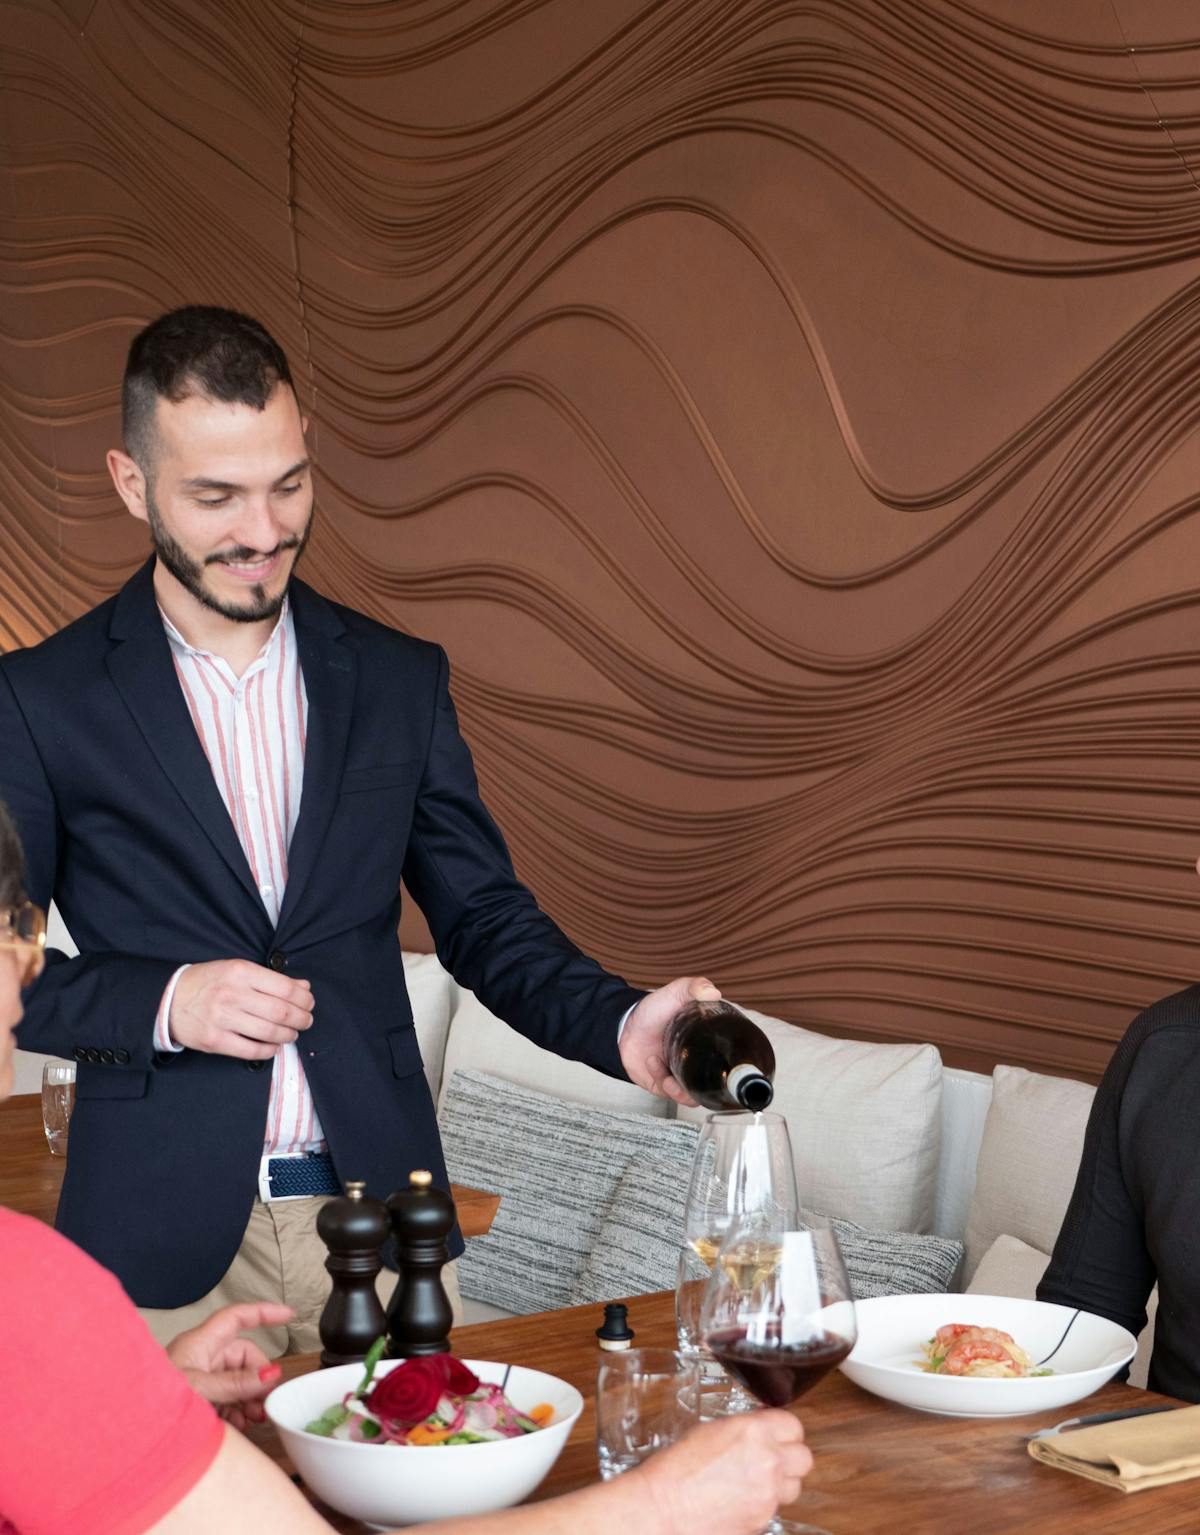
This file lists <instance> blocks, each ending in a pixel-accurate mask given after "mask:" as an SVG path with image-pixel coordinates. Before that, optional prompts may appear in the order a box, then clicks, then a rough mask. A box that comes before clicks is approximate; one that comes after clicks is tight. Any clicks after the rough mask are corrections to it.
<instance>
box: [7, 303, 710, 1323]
mask: <svg viewBox="0 0 1200 1535" xmlns="http://www.w3.org/2000/svg"><path fill="white" fill-rule="evenodd" d="M306 425H307V423H306V422H305V421H304V420H303V419H302V417H301V414H300V410H299V406H298V403H297V400H296V396H295V392H294V389H293V386H292V381H291V375H290V373H289V371H288V365H287V361H286V358H285V357H284V355H283V353H282V351H280V349H279V348H278V346H277V345H276V343H275V342H274V341H273V340H272V339H271V337H270V336H269V335H268V334H267V333H266V332H265V331H264V330H263V329H262V327H261V326H259V325H257V323H256V322H254V321H252V320H250V319H248V318H247V317H246V316H243V315H237V314H235V313H233V312H232V311H227V310H216V309H208V308H199V307H193V308H189V309H185V310H180V311H175V312H174V313H173V314H171V315H167V316H164V317H162V318H161V319H160V320H158V321H156V322H154V324H153V325H151V326H149V327H148V328H147V329H146V330H145V331H143V332H142V333H141V334H140V335H139V336H138V337H137V338H136V339H135V341H134V343H133V347H132V348H131V351H130V362H129V367H128V369H127V372H126V379H125V390H124V400H123V431H124V437H125V451H124V452H118V451H115V450H114V451H113V452H112V453H110V454H109V459H108V462H109V468H110V472H111V473H112V476H113V480H114V483H115V485H116V488H117V490H118V492H119V493H120V495H121V497H122V499H123V501H124V502H125V505H126V507H127V509H128V510H129V511H130V512H131V513H132V514H133V515H134V516H136V517H139V518H141V519H143V520H145V521H146V522H147V523H148V525H149V528H150V535H151V541H152V544H153V547H154V555H153V557H152V558H151V559H150V560H149V562H148V563H147V564H146V565H144V566H143V567H142V568H141V569H140V570H139V571H138V572H137V573H136V574H135V575H134V576H133V578H132V579H131V580H130V581H129V582H128V583H127V584H126V585H125V586H124V587H123V588H122V589H121V590H120V591H119V592H118V593H117V594H116V595H115V596H114V597H112V598H110V599H109V600H108V601H106V602H103V603H101V604H100V605H99V606H98V607H97V608H95V609H93V610H92V611H91V612H90V613H87V614H86V615H84V617H83V618H81V619H79V620H78V621H76V622H75V623H73V624H70V625H69V626H68V627H67V628H65V629H63V630H62V631H61V632H59V633H58V634H55V635H53V636H52V637H51V638H49V639H47V640H45V641H44V642H43V643H41V644H40V645H37V646H35V647H34V648H32V649H30V650H25V651H18V652H15V653H13V654H10V655H7V656H4V657H2V658H0V797H2V798H4V799H6V800H7V802H8V804H9V806H10V808H11V810H12V812H13V815H14V818H15V820H16V822H17V825H18V828H19V831H20V834H21V837H22V839H23V841H24V845H25V849H26V853H27V856H28V862H29V894H30V896H31V898H32V899H33V900H34V901H37V902H38V903H40V904H43V905H45V904H48V903H49V901H50V899H51V898H53V899H54V900H55V901H56V902H57V904H58V907H59V909H60V911H61V912H62V915H63V917H64V920H65V921H66V924H67V927H68V928H69V930H70V932H71V934H72V937H73V938H74V940H75V942H76V943H77V945H78V947H79V951H80V952H79V954H78V956H77V957H74V958H68V957H67V956H66V955H64V954H61V953H52V954H51V955H50V957H49V963H48V965H47V967H46V971H45V973H44V975H43V977H42V979H41V980H40V981H39V982H38V983H37V984H36V986H35V987H34V989H33V990H32V992H31V994H30V995H29V998H28V1001H27V1004H26V1012H25V1021H24V1023H23V1024H22V1026H21V1030H20V1043H21V1045H22V1046H23V1047H24V1048H26V1049H32V1050H40V1051H45V1052H48V1053H51V1054H55V1055H60V1056H66V1057H72V1058H74V1059H75V1060H76V1061H77V1062H78V1081H77V1087H76V1103H75V1111H74V1117H73V1119H72V1123H71V1138H70V1156H69V1159H68V1162H67V1168H66V1176H65V1179H64V1183H63V1191H62V1198H61V1202H60V1205H59V1210H58V1218H57V1224H58V1226H59V1229H60V1230H62V1231H63V1232H64V1233H65V1234H66V1235H67V1236H69V1237H70V1238H71V1239H72V1240H73V1241H75V1242H77V1243H78V1244H79V1245H80V1246H81V1247H83V1248H84V1249H85V1250H86V1251H88V1252H89V1253H91V1254H92V1255H93V1256H94V1257H96V1258H97V1259H98V1260H99V1261H100V1262H101V1263H103V1264H105V1265H106V1266H107V1267H108V1268H110V1269H111V1270H112V1271H113V1272H114V1273H116V1274H117V1276H118V1277H119V1278H120V1280H121V1282H122V1283H123V1284H124V1286H125V1288H126V1289H127V1290H128V1292H129V1294H130V1295H131V1296H132V1298H133V1299H134V1301H135V1302H137V1303H138V1305H140V1306H142V1307H145V1308H154V1309H155V1310H162V1309H166V1310H171V1311H173V1310H175V1309H176V1308H180V1307H184V1306H190V1305H191V1303H194V1302H197V1301H199V1300H201V1299H203V1298H205V1297H207V1296H209V1295H210V1294H215V1299H214V1300H213V1302H212V1304H213V1305H214V1306H215V1305H216V1304H217V1303H223V1302H225V1301H227V1300H228V1299H230V1298H237V1297H236V1296H234V1297H231V1296H230V1295H229V1294H228V1293H225V1294H221V1293H219V1290H220V1284H221V1282H222V1280H223V1276H226V1275H227V1273H232V1272H233V1265H234V1263H235V1258H236V1257H237V1256H238V1255H239V1251H240V1249H241V1247H242V1244H243V1239H244V1237H246V1235H247V1232H248V1222H249V1220H250V1217H251V1212H252V1209H253V1208H254V1207H255V1205H256V1203H257V1202H259V1200H260V1195H262V1194H263V1193H265V1194H266V1195H267V1198H266V1201H265V1202H266V1203H267V1204H270V1202H271V1200H270V1189H267V1190H263V1188H262V1185H261V1183H260V1160H261V1158H262V1155H263V1142H264V1126H265V1125H266V1123H267V1118H268V1110H269V1098H270V1095H271V1092H272V1083H273V1081H274V1080H275V1079H276V1078H277V1076H278V1072H279V1070H280V1065H279V1058H280V1057H281V1056H282V1054H283V1053H284V1052H285V1047H293V1049H294V1051H295V1052H296V1056H295V1058H296V1059H298V1061H299V1063H300V1066H301V1067H302V1074H303V1085H304V1089H305V1090H306V1091H307V1092H309V1093H310V1094H311V1099H312V1103H313V1105H314V1107H315V1112H316V1114H317V1115H319V1124H320V1127H321V1129H322V1131H323V1138H324V1142H325V1143H326V1146H327V1154H326V1156H325V1159H324V1162H322V1161H321V1160H320V1155H319V1153H311V1152H310V1153H309V1155H310V1156H314V1157H316V1162H315V1163H314V1165H315V1166H317V1168H318V1170H319V1169H320V1168H321V1167H324V1166H331V1168H332V1176H333V1180H334V1181H333V1183H332V1184H331V1185H330V1186H329V1187H324V1188H321V1189H320V1190H319V1192H320V1193H323V1194H327V1193H330V1192H333V1191H335V1189H336V1188H337V1186H338V1185H339V1184H340V1183H341V1182H343V1181H344V1180H346V1179H348V1178H361V1179H364V1180H365V1181H366V1185H367V1189H368V1191H369V1192H370V1193H371V1194H374V1195H377V1196H380V1197H384V1196H386V1195H387V1194H388V1193H390V1192H391V1191H392V1189H394V1188H396V1187H397V1186H399V1185H400V1184H401V1183H402V1182H403V1181H404V1180H405V1179H406V1177H407V1174H408V1172H409V1171H410V1170H411V1169H413V1168H415V1167H428V1168H429V1169H430V1170H431V1171H432V1173H433V1175H434V1178H435V1181H437V1182H439V1183H441V1184H442V1185H443V1186H444V1185H445V1184H446V1172H445V1167H444V1164H443V1160H442V1154H441V1150H440V1146H439V1141H438V1132H437V1125H436V1122H435V1118H434V1106H433V1103H432V1101H431V1098H430V1094H429V1090H428V1086H427V1084H426V1080H425V1076H424V1073H423V1071H422V1069H421V1065H422V1063H421V1055H420V1051H419V1048H418V1045H417V1040H416V1035H415V1033H414V1029H413V1019H412V1013H411V1009H410V1006H409V1002H408V997H407V994H406V990H405V980H404V970H403V966H402V963H401V955H400V947H399V943H398V939H397V933H396V929H397V923H398V919H399V912H400V880H401V876H403V878H404V880H405V882H406V884H407V886H408V889H409V890H410V891H411V893H412V895H413V897H414V898H415V899H416V901H417V902H418V904H419V905H420V907H421V909H422V911H423V912H424V914H425V916H426V918H427V920H428V922H429V926H430V929H431V931H432V933H433V936H434V939H435V942H436V946H437V952H438V955H439V957H440V958H441V960H442V962H443V964H445V966H446V967H447V968H448V969H449V970H450V971H451V972H452V973H453V975H454V976H455V978H456V979H457V980H458V981H459V982H460V983H461V984H462V985H464V986H467V987H470V988H471V989H472V990H473V991H475V992H476V993H478V995H479V996H480V998H481V999H482V1000H483V1001H484V1002H485V1003H486V1005H487V1006H488V1007H490V1008H491V1009H492V1010H493V1011H494V1012H496V1013H498V1014H499V1015H500V1016H501V1017H503V1018H505V1019H506V1020H507V1021H508V1022H509V1023H510V1024H512V1025H513V1026H514V1027H515V1028H517V1029H519V1030H520V1031H521V1032H522V1033H523V1034H525V1035H527V1036H528V1037H529V1038H530V1039H532V1040H534V1041H535V1042H536V1043H538V1044H540V1045H544V1046H546V1047H547V1048H549V1049H552V1050H555V1051H557V1052H558V1053H559V1054H562V1055H565V1056H569V1057H571V1058H573V1059H577V1060H582V1061H586V1062H587V1063H588V1064H589V1065H592V1066H594V1067H597V1068H598V1069H599V1070H601V1071H605V1072H608V1073H609V1074H611V1075H613V1076H617V1077H625V1076H628V1077H629V1078H631V1079H632V1080H634V1081H637V1082H639V1083H641V1084H642V1085H643V1086H645V1087H647V1088H650V1089H651V1090H654V1091H657V1092H660V1093H664V1094H666V1095H668V1096H671V1097H674V1098H676V1099H683V1097H684V1095H683V1092H682V1089H681V1088H680V1087H679V1085H678V1084H677V1083H676V1082H675V1081H674V1079H673V1078H671V1077H670V1076H669V1074H668V1073H667V1070H666V1067H665V1065H664V1064H663V1061H662V1058H661V1054H662V1052H661V1036H662V1032H663V1029H664V1028H665V1025H666V1023H667V1021H668V1020H669V1018H670V1017H671V1016H672V1014H673V1013H674V1011H675V1010H676V1009H677V1008H678V1007H679V1006H680V1005H681V1003H682V1001H683V1000H684V999H685V998H686V997H687V996H688V995H691V994H697V995H714V994H715V993H714V992H713V991H712V989H711V988H710V987H709V986H708V983H706V982H703V981H699V980H693V979H691V978H688V979H684V980H680V981H676V982H673V983H672V984H671V985H670V986H667V987H663V988H661V989H660V990H659V991H656V992H652V993H649V994H645V993H643V992H641V991H638V990H635V989H633V988H631V987H629V986H628V985H626V984H625V983H624V982H623V981H621V980H620V979H618V978H617V977H616V976H613V975H610V974H608V973H607V972H606V971H605V970H603V969H602V968H601V967H600V966H599V965H597V964H596V963H595V962H594V961H592V960H591V959H589V958H587V957H586V956H585V955H584V954H582V953H581V952H580V951H579V950H578V949H577V948H576V947H575V946H574V944H572V943H571V942H570V941H569V939H567V937H566V936H565V935H564V934H563V933H562V932H561V931H560V930H559V929H558V928H557V927H556V926H555V924H554V923H553V922H552V921H551V920H550V919H549V918H548V917H547V916H546V915H545V914H544V913H543V912H541V911H540V910H539V908H538V906H537V904H536V902H535V901H534V899H533V897H532V896H531V894H530V893H529V891H528V890H526V889H525V888H524V886H522V885H521V884H520V883H519V881H518V880H517V878H516V876H515V874H514V872H513V868H512V865H511V862H510V860H509V856H508V853H507V850H506V848H505V845H504V841H503V839H502V837H501V835H500V832H499V830H498V829H497V827H496V825H495V823H494V822H493V820H492V819H491V817H490V815H489V814H488V812H487V810H486V809H485V807H484V805H483V803H482V801H481V800H480V798H479V794H478V790H477V786H476V781H475V775H474V771H473V768H472V764H471V758H470V754H469V752H468V750H467V747H466V744H465V743H464V741H463V739H462V736H461V735H460V733H459V730H458V726H457V722H456V719H455V713H454V706H453V704H452V702H451V699H450V693H449V688H448V668H447V663H446V657H445V655H444V653H443V652H442V650H441V649H440V648H439V647H437V646H435V645H431V644H428V643H425V642H423V641H421V640H417V639H413V638H411V637H410V636H408V635H405V634H401V633H399V632H397V631H395V630H393V629H390V628H388V627H386V626H385V625H382V624H380V623H377V622H375V621H373V620H372V619H369V618H367V617H365V616H363V615H362V614H360V613H357V612H355V611H353V610H351V609H349V608H345V607H341V606H339V605H337V604H335V603H332V602H329V601H327V600H326V599H325V598H323V597H322V596H320V595H319V594H318V593H317V592H315V591H314V590H312V589H311V588H310V587H308V586H306V585H305V584H304V583H303V582H301V581H299V580H297V579H295V578H294V576H293V570H294V566H295V563H296V561H297V560H298V558H299V557H300V554H301V553H302V551H303V547H304V543H305V541H306V539H307V537H308V534H309V530H310V527H311V518H312V509H313V485H312V465H311V462H310V459H309V454H308V448H307V445H306V442H305V436H304V433H305V428H306ZM285 621H286V624H287V625H288V626H289V627H288V630H287V633H288V634H289V635H291V634H292V633H293V632H294V642H295V646H296V655H297V658H298V663H299V671H300V673H301V675H302V687H303V692H304V695H305V707H306V719H307V726H306V733H305V744H304V749H303V759H302V772H303V778H302V791H301V793H300V795H299V809H298V813H297V814H296V816H295V819H294V829H293V830H292V831H291V833H290V837H289V838H288V845H287V848H286V864H287V873H286V886H285V888H284V889H283V890H282V891H281V892H278V893H277V899H276V904H277V906H278V910H277V912H274V913H273V908H272V904H271V902H270V901H268V900H267V899H266V898H265V897H264V894H263V890H264V888H265V889H267V891H268V893H269V890H270V887H263V886H261V885H260V884H259V883H257V882H256V879H255V876H254V873H253V872H252V867H251V865H252V861H253V849H252V848H249V849H248V845H247V844H246V841H245V838H244V836H243V835H242V831H241V829H240V828H241V825H242V823H241V821H240V820H239V821H238V824H237V826H235V818H237V817H239V816H240V815H241V812H242V811H243V810H244V809H245V804H244V803H234V802H232V801H231V800H230V797H229V796H230V795H231V794H233V795H234V796H237V795H240V794H242V793H244V792H250V793H253V792H254V791H253V790H249V791H247V790H245V786H244V784H241V783H236V784H235V783H234V781H233V778H230V777H228V776H227V781H226V785H225V791H224V797H223V792H222V788H221V785H220V784H219V782H218V777H219V775H218V771H217V768H216V766H215V764H214V765H210V757H211V756H212V755H213V752H212V751H211V750H210V753H209V755H206V749H205V741H204V740H203V739H202V736H201V733H200V726H199V724H198V722H197V718H196V716H195V715H194V713H193V712H192V711H191V710H190V708H189V699H188V697H186V696H185V688H186V678H187V673H186V671H185V669H184V666H183V664H182V661H181V658H183V659H184V660H186V659H187V658H194V657H196V656H200V657H202V658H204V660H205V664H206V665H210V666H213V667H218V666H219V667H221V668H223V669H224V671H223V674H224V675H227V676H228V677H229V678H230V679H233V680H236V679H238V678H240V677H242V676H243V674H245V673H246V672H247V668H249V667H251V666H252V665H254V664H261V657H262V656H263V654H264V653H265V652H266V651H267V647H268V646H269V645H270V644H271V642H272V637H273V636H275V634H276V631H277V629H278V628H279V626H281V625H283V624H284V623H285ZM169 636H170V640H169ZM173 647H174V648H173ZM180 647H182V649H181V648H180ZM230 685H231V686H232V685H233V683H232V681H231V684H230ZM261 721H262V717H261V716H260V723H261ZM275 730H276V724H275V722H272V726H271V730H270V731H268V732H266V733H267V734H268V735H274V733H275ZM225 744H226V743H225V742H224V740H223V739H222V742H221V751H222V753H224V750H225ZM259 744H261V747H262V749H263V750H264V752H265V751H266V750H267V748H268V747H270V746H271V745H272V744H275V745H278V743H277V742H275V743H272V742H265V743H256V750H257V749H259ZM255 760H256V761H257V758H256V759H255ZM233 777H234V778H236V775H233ZM172 988H173V989H172ZM160 1010H162V1013H163V1016H161V1017H160ZM156 1020H158V1025H159V1027H160V1028H162V1029H165V1030H166V1035H165V1038H164V1037H159V1036H158V1034H157V1033H156ZM623 1020H624V1022H623ZM619 1030H620V1035H619V1038H618V1031H619ZM164 1044H165V1046H166V1048H159V1047H160V1046H162V1045H164ZM309 1170H310V1169H309V1168H308V1167H307V1165H306V1168H305V1171H306V1172H307V1171H309ZM289 1186H290V1185H289ZM307 1224H308V1225H311V1222H307ZM310 1242H311V1246H312V1252H311V1255H310V1260H309V1261H310V1262H311V1264H312V1265H313V1266H314V1267H315V1268H317V1269H319V1265H320V1260H321V1259H322V1258H323V1257H324V1249H323V1248H322V1247H321V1246H320V1244H319V1241H318V1239H317V1238H315V1236H311V1237H310ZM459 1250H461V1243H460V1244H459ZM321 1277H322V1278H323V1275H321ZM258 1287H260V1288H261V1282H259V1284H258ZM317 1290H318V1291H319V1290H320V1285H319V1284H318V1285H317ZM257 1298H265V1297H263V1296H258V1297H257ZM318 1309H319V1308H318ZM191 1319H192V1315H191V1313H189V1315H188V1320H189V1321H190V1320H191ZM311 1320H312V1319H310V1321H311ZM160 1330H162V1331H166V1332H168V1333H169V1332H170V1331H172V1330H173V1329H171V1328H169V1327H168V1328H165V1329H160ZM311 1337H312V1334H311V1332H310V1333H309V1334H308V1335H307V1341H309V1342H311Z"/></svg>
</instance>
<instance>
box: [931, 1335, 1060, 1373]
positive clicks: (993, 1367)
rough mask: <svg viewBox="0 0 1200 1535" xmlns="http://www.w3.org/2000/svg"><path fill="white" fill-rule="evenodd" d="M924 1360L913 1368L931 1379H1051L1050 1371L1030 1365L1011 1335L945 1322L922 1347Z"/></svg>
mask: <svg viewBox="0 0 1200 1535" xmlns="http://www.w3.org/2000/svg"><path fill="white" fill-rule="evenodd" d="M923 1352H924V1355H925V1357H924V1358H923V1359H918V1360H917V1361H916V1364H917V1365H918V1367H919V1368H920V1369H922V1370H925V1371H927V1372H928V1373H929V1374H930V1375H962V1376H966V1377H969V1378H973V1379H978V1378H988V1379H992V1380H1025V1379H1026V1378H1027V1377H1029V1376H1031V1375H1053V1373H1054V1371H1053V1370H1036V1369H1034V1366H1033V1361H1032V1359H1030V1357H1029V1355H1028V1354H1027V1353H1026V1352H1025V1350H1024V1349H1023V1348H1022V1347H1021V1345H1020V1344H1019V1343H1016V1342H1014V1340H1013V1338H1012V1335H1011V1334H1010V1333H1006V1332H1001V1331H1000V1329H999V1328H998V1327H972V1326H970V1325H969V1324H968V1323H964V1322H948V1323H947V1324H946V1326H945V1327H939V1328H938V1330H937V1332H936V1333H935V1334H934V1335H933V1337H932V1338H930V1340H929V1342H928V1343H926V1344H925V1345H924V1350H923Z"/></svg>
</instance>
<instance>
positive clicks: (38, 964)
mask: <svg viewBox="0 0 1200 1535" xmlns="http://www.w3.org/2000/svg"><path fill="white" fill-rule="evenodd" d="M0 949H16V951H17V960H18V963H19V964H20V966H21V971H20V984H21V985H22V986H30V985H32V984H33V982H34V981H36V980H37V978H38V976H39V975H41V973H42V966H43V965H44V964H45V962H46V913H45V912H44V911H43V910H42V908H41V907H40V906H35V905H34V904H33V902H32V901H24V902H22V904H21V905H20V906H9V907H7V908H6V909H0Z"/></svg>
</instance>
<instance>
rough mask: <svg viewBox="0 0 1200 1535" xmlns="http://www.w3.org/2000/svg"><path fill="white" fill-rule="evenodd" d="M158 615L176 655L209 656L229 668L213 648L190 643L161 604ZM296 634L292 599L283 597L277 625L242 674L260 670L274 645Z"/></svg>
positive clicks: (246, 675)
mask: <svg viewBox="0 0 1200 1535" xmlns="http://www.w3.org/2000/svg"><path fill="white" fill-rule="evenodd" d="M158 616H159V617H160V618H161V619H162V624H163V628H164V629H165V630H166V634H167V644H168V645H170V647H171V651H172V653H173V654H174V655H182V656H207V657H208V659H209V660H210V661H214V662H216V663H217V664H218V665H220V666H223V667H226V668H228V665H229V663H228V662H227V661H224V660H223V659H222V658H221V657H220V656H218V655H214V654H213V652H212V651H211V650H201V649H200V648H199V646H197V645H191V644H189V643H188V641H187V640H185V639H184V637H183V635H182V634H180V632H179V630H178V629H177V628H176V627H175V625H174V624H173V623H172V622H171V620H170V619H169V618H168V617H167V615H166V613H165V612H164V611H163V609H162V606H161V604H160V605H159V608H158ZM294 634H295V624H294V622H293V620H292V609H291V599H290V598H289V597H287V596H285V597H284V599H283V606H282V607H281V608H280V610H279V617H278V618H277V619H276V620H275V627H274V628H273V629H272V630H271V633H270V634H269V635H268V636H267V638H266V639H265V640H264V641H263V647H262V649H261V650H260V651H259V652H258V654H257V655H256V656H255V658H254V660H253V661H251V663H250V665H249V666H248V667H247V668H246V670H245V671H244V672H243V673H242V676H243V677H248V676H249V675H250V673H251V672H256V671H260V670H261V669H262V668H263V667H264V666H266V664H267V662H268V660H269V659H270V655H271V649H272V646H274V647H275V648H276V649H278V648H279V646H280V644H282V642H283V639H284V637H285V636H286V637H287V638H288V639H289V640H290V639H291V638H292V637H293V636H294Z"/></svg>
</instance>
